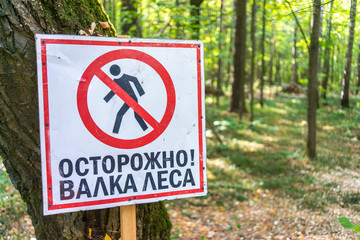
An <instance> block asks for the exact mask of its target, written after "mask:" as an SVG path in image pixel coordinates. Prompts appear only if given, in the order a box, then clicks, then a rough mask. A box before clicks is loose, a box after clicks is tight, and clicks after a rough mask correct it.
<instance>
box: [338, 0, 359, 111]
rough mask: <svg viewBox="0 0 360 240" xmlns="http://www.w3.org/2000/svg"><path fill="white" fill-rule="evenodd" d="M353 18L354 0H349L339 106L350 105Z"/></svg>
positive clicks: (354, 12)
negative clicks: (349, 6)
mask: <svg viewBox="0 0 360 240" xmlns="http://www.w3.org/2000/svg"><path fill="white" fill-rule="evenodd" d="M355 18H356V0H351V8H350V25H349V41H348V47H347V53H346V63H345V70H344V77H343V79H342V90H341V107H346V108H348V107H350V103H349V89H350V78H351V60H352V51H353V45H354V30H355Z"/></svg>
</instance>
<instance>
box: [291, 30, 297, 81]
mask: <svg viewBox="0 0 360 240" xmlns="http://www.w3.org/2000/svg"><path fill="white" fill-rule="evenodd" d="M296 32H297V25H296V24H295V26H294V38H293V47H292V72H291V81H292V82H293V83H298V75H297V62H296V58H297V51H296V50H297V49H296V42H297V40H296Z"/></svg>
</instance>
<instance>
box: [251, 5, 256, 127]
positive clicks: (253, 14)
mask: <svg viewBox="0 0 360 240" xmlns="http://www.w3.org/2000/svg"><path fill="white" fill-rule="evenodd" d="M255 23H256V0H253V4H252V7H251V33H250V38H251V66H250V68H251V70H250V82H249V85H250V86H249V88H250V122H252V121H254V78H255V54H256V51H255V48H256V40H255V32H256V24H255Z"/></svg>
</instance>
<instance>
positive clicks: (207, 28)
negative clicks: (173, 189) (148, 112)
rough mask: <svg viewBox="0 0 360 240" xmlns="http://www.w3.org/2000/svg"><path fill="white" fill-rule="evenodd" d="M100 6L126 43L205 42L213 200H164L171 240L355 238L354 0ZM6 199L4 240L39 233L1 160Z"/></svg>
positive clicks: (359, 105)
mask: <svg viewBox="0 0 360 240" xmlns="http://www.w3.org/2000/svg"><path fill="white" fill-rule="evenodd" d="M102 4H103V6H104V9H105V10H106V12H107V14H108V16H109V20H110V21H109V23H110V24H111V25H112V26H113V27H114V28H115V29H116V32H117V34H118V35H125V36H130V37H142V38H165V39H200V40H202V41H203V42H204V47H205V49H204V52H205V76H206V107H207V110H206V111H207V134H206V135H207V149H208V179H209V180H208V181H209V195H208V196H207V197H204V198H197V199H185V200H176V201H171V202H167V204H166V205H167V208H168V210H169V214H170V217H171V220H172V223H173V228H172V238H174V239H251V238H253V239H286V238H290V239H295V238H296V239H353V238H354V239H355V236H356V234H354V232H353V231H351V230H345V229H344V228H342V227H341V225H340V224H339V223H338V221H337V218H338V217H343V216H346V217H349V219H350V220H351V221H352V222H354V223H356V222H357V223H360V218H359V216H358V212H359V209H360V208H359V207H360V205H359V204H360V193H359V191H358V190H359V184H360V174H359V173H358V167H359V161H360V157H359V147H360V142H359V140H360V122H359V120H360V98H359V97H358V91H359V86H360V41H359V40H360V39H359V31H360V24H357V22H356V19H358V18H357V17H358V15H359V14H358V12H357V10H356V6H357V2H356V0H351V1H348V0H333V1H330V0H329V1H326V0H325V1H324V0H323V1H320V0H314V1H309V0H301V1H287V0H277V1H269V0H263V1H246V0H238V1H229V0H190V1H185V0H175V1H162V0H143V1H135V0H123V1H116V0H103V1H102ZM351 9H352V10H351ZM97 24H98V23H97ZM103 27H106V26H103ZM89 28H90V24H89ZM316 29H317V31H316ZM84 30H86V29H84ZM85 32H86V31H85ZM84 34H89V33H84ZM122 37H124V36H122ZM312 74H315V75H312ZM347 81H348V82H347ZM346 98H347V99H346ZM314 134H315V135H314ZM0 198H1V202H0V226H1V227H0V236H1V237H2V238H4V239H5V238H8V237H14V236H15V237H19V238H21V237H23V238H29V236H34V230H33V229H32V227H31V220H30V218H29V217H28V216H27V215H26V213H25V211H26V206H25V205H24V203H23V202H22V201H21V198H20V196H19V194H18V193H17V192H16V190H14V189H13V187H12V185H11V183H10V180H9V178H8V176H7V174H6V172H5V168H4V166H3V165H2V164H1V169H0Z"/></svg>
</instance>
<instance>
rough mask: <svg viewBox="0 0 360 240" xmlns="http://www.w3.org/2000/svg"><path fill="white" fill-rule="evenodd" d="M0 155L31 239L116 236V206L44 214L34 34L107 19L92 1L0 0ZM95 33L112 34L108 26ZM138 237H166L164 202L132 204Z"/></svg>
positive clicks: (72, 30) (168, 226) (61, 31)
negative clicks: (22, 207) (26, 218)
mask: <svg viewBox="0 0 360 240" xmlns="http://www.w3.org/2000/svg"><path fill="white" fill-rule="evenodd" d="M0 11H1V13H0V76H1V77H0V121H1V124H0V155H1V157H2V159H3V163H4V165H5V167H6V170H7V172H8V174H9V176H10V178H11V181H12V183H13V184H14V186H15V188H16V189H17V190H19V192H20V194H21V197H22V199H23V200H24V201H25V203H26V205H27V212H28V214H29V215H30V217H31V219H32V223H33V225H34V228H35V234H36V238H37V239H39V240H42V239H71V240H77V239H86V238H87V236H89V228H91V229H92V238H93V239H104V236H105V233H107V234H108V235H109V236H110V237H111V238H112V239H119V237H120V224H119V222H120V216H119V215H120V214H119V208H110V209H103V210H93V211H82V212H75V213H66V214H57V215H51V216H43V209H42V188H41V164H40V163H41V161H40V141H39V120H38V116H39V115H38V99H37V78H36V71H37V70H36V69H37V67H36V58H35V56H36V53H35V39H34V36H35V34H36V33H51V34H77V33H78V32H79V30H81V29H87V28H89V27H90V25H91V23H92V22H95V23H97V22H98V21H102V22H107V21H109V19H108V17H107V16H106V14H105V13H104V12H103V8H102V6H101V5H100V4H99V2H98V1H97V0H88V1H81V2H79V1H66V4H65V3H64V1H60V0H53V1H51V3H49V1H45V0H43V1H17V0H2V1H0ZM96 32H98V33H101V34H103V35H105V34H106V35H110V36H114V35H115V31H114V29H113V28H108V29H107V30H103V29H102V28H101V27H100V26H98V27H97V29H96ZM137 226H138V228H137V235H138V236H139V239H169V238H170V230H171V222H170V221H169V218H168V215H167V211H166V208H165V206H164V204H163V203H153V204H142V205H137Z"/></svg>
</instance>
